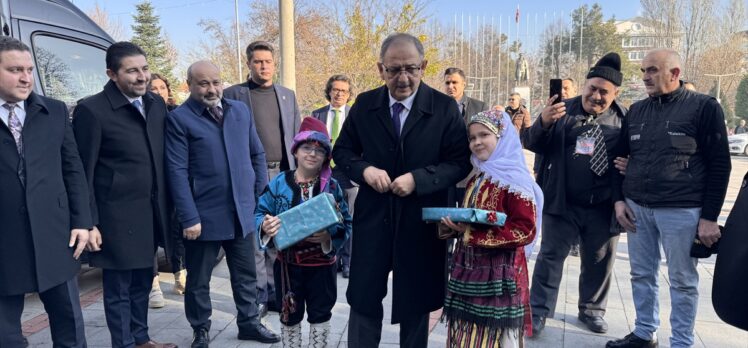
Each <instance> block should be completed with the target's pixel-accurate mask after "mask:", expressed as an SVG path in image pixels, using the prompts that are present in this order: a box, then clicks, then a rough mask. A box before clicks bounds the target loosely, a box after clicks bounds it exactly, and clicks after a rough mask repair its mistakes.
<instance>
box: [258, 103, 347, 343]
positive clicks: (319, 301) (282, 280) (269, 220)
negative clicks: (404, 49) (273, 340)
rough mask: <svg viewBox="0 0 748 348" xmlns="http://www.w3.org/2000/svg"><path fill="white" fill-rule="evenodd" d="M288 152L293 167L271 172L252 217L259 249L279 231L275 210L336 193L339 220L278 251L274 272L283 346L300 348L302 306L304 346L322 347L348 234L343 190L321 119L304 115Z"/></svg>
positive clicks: (333, 303)
mask: <svg viewBox="0 0 748 348" xmlns="http://www.w3.org/2000/svg"><path fill="white" fill-rule="evenodd" d="M291 152H292V153H293V154H294V157H295V158H296V163H297V168H296V170H290V171H286V172H283V173H281V174H279V175H278V176H276V177H275V178H274V179H273V180H272V181H270V183H269V184H268V186H267V188H266V189H265V191H264V192H263V194H262V196H260V198H259V199H258V203H257V208H256V210H255V221H256V222H257V226H258V232H260V233H258V236H259V238H260V247H262V248H266V247H268V245H269V244H272V240H271V238H272V237H273V236H275V235H276V234H277V233H278V230H279V229H280V219H279V218H278V217H277V215H278V214H280V213H282V212H284V211H286V210H288V209H290V208H291V207H294V206H297V205H299V204H301V203H303V202H306V201H307V200H309V199H310V198H312V197H313V196H315V195H318V194H320V193H324V192H327V193H331V194H332V195H333V196H334V197H335V201H336V202H337V204H338V207H339V209H340V212H341V213H342V215H343V222H342V223H340V224H337V225H334V226H332V227H330V228H328V229H327V230H323V231H319V232H317V233H315V234H313V235H311V236H310V237H308V238H306V239H304V240H302V241H300V242H299V243H297V244H295V245H293V246H291V247H290V248H288V249H286V250H283V251H280V252H278V259H277V260H276V261H275V264H274V267H273V270H274V277H275V284H281V291H276V296H277V298H276V301H277V303H282V304H283V308H282V310H281V324H282V327H281V336H282V339H283V347H301V320H302V319H303V318H304V308H305V307H306V312H307V321H308V322H309V324H310V325H311V327H310V330H309V341H310V342H309V347H314V348H318V347H326V346H327V337H328V335H329V332H330V318H331V317H332V307H333V306H334V305H335V301H336V299H337V285H336V278H337V268H336V263H335V262H336V257H335V253H336V252H337V250H338V249H339V248H340V247H341V246H342V245H343V242H344V241H345V240H346V238H348V236H349V235H350V233H351V216H350V215H349V214H348V205H347V203H346V200H345V198H343V190H342V189H341V188H340V186H339V185H338V182H337V181H335V179H333V178H332V177H331V176H330V174H331V170H330V158H331V157H330V155H331V153H332V151H331V146H330V137H329V136H328V135H327V128H326V126H325V124H324V123H322V122H320V121H319V120H317V119H314V118H312V117H307V118H305V119H304V121H303V122H302V123H301V127H300V130H299V134H297V135H296V136H295V137H294V143H293V146H292V147H291Z"/></svg>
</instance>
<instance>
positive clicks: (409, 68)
mask: <svg viewBox="0 0 748 348" xmlns="http://www.w3.org/2000/svg"><path fill="white" fill-rule="evenodd" d="M382 66H383V67H384V72H386V73H387V75H388V76H389V77H395V76H397V75H399V74H400V73H401V72H404V73H405V74H406V75H409V76H415V75H416V74H418V73H419V72H420V71H421V66H420V65H406V66H386V65H384V64H382Z"/></svg>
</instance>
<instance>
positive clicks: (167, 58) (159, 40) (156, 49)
mask: <svg viewBox="0 0 748 348" xmlns="http://www.w3.org/2000/svg"><path fill="white" fill-rule="evenodd" d="M135 8H136V9H137V13H136V14H135V15H133V20H134V21H135V23H134V24H133V25H132V31H133V32H134V33H135V34H134V35H133V37H132V43H134V44H136V45H138V46H140V48H142V49H143V51H145V53H146V55H147V57H148V65H149V67H150V70H151V72H154V73H158V74H160V75H162V76H164V77H165V78H166V79H168V80H169V83H170V84H171V85H172V86H176V85H177V80H176V79H175V78H174V73H173V71H174V66H175V63H176V61H177V60H176V57H173V55H174V52H170V50H169V49H168V47H169V44H168V42H167V41H166V39H165V38H164V36H163V35H162V34H161V25H159V17H158V16H157V15H156V14H155V13H154V9H153V5H151V2H150V1H149V0H145V1H143V2H141V3H139V4H137V5H135Z"/></svg>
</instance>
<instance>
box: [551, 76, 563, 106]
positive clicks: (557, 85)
mask: <svg viewBox="0 0 748 348" xmlns="http://www.w3.org/2000/svg"><path fill="white" fill-rule="evenodd" d="M561 85H562V83H561V79H551V88H550V93H549V94H548V97H552V96H554V95H558V98H556V100H555V101H554V102H555V103H558V102H560V101H561Z"/></svg>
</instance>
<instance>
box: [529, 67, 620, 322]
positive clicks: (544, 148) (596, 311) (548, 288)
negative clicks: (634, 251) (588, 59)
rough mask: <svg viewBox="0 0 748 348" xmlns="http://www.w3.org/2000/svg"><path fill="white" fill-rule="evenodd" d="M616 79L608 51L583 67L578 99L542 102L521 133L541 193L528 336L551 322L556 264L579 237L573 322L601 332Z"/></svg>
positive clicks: (612, 241) (611, 253)
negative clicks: (534, 157)
mask: <svg viewBox="0 0 748 348" xmlns="http://www.w3.org/2000/svg"><path fill="white" fill-rule="evenodd" d="M622 80H623V75H622V74H621V58H620V57H619V56H618V54H616V53H608V54H606V55H605V56H604V57H602V58H601V59H600V60H599V61H598V62H597V64H595V66H593V67H592V68H590V70H589V72H588V73H587V79H586V81H585V84H584V88H583V90H582V94H581V95H579V96H577V97H575V98H571V99H568V100H565V101H563V102H558V103H555V104H554V101H557V100H560V97H561V96H553V97H551V98H550V99H548V102H547V103H546V105H547V106H546V107H545V108H544V109H543V112H542V113H541V115H540V117H538V118H537V120H536V121H535V123H534V124H533V125H532V127H530V128H528V129H527V131H526V132H525V133H524V134H523V142H524V145H525V147H526V148H527V149H529V150H531V151H533V152H535V153H536V154H538V155H542V156H543V160H542V162H541V165H540V170H539V171H538V173H537V181H538V184H539V185H540V187H541V188H542V189H543V194H544V195H545V205H544V207H543V228H542V230H543V236H542V242H541V246H540V253H539V255H538V257H537V261H536V262H535V271H534V272H533V278H532V288H531V290H530V305H531V306H532V315H533V318H532V324H533V335H537V334H539V333H540V332H541V331H542V330H543V327H544V326H545V320H546V318H547V317H551V318H552V317H553V315H554V312H555V309H556V301H557V299H558V289H559V284H560V283H561V275H562V274H563V265H564V260H565V259H566V257H567V255H569V249H570V248H571V245H572V244H574V243H576V241H577V239H578V238H579V240H580V257H581V261H582V269H581V272H582V273H581V276H580V277H579V283H580V284H579V302H578V307H579V320H580V321H581V322H582V323H584V324H585V325H586V326H587V327H588V328H589V329H590V330H591V331H593V332H597V333H604V332H607V330H608V324H607V323H606V322H605V320H604V319H603V316H604V315H605V308H606V305H607V299H608V290H609V288H610V281H611V271H612V269H613V262H614V261H615V250H616V245H617V244H618V231H617V230H616V229H614V228H612V226H611V221H613V220H612V218H613V201H612V199H611V191H612V189H611V188H612V181H611V174H612V173H613V172H614V171H615V168H613V162H612V160H613V156H612V152H611V150H612V149H613V146H614V144H615V143H616V142H617V141H618V136H619V132H620V128H621V124H622V120H623V117H624V115H625V113H626V109H625V108H624V107H623V106H621V105H619V104H618V103H617V102H616V101H615V99H616V96H617V95H618V88H619V86H620V85H621V82H622Z"/></svg>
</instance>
